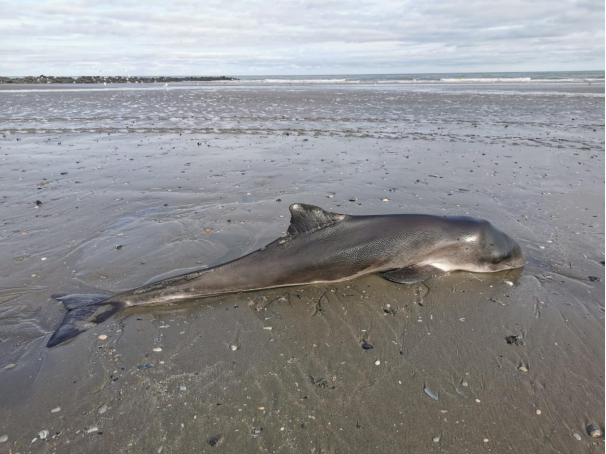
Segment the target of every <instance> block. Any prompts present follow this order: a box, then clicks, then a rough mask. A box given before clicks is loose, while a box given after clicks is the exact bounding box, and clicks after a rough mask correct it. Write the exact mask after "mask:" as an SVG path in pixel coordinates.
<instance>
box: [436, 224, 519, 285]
mask: <svg viewBox="0 0 606 454" xmlns="http://www.w3.org/2000/svg"><path fill="white" fill-rule="evenodd" d="M450 219H451V221H450V222H451V223H449V224H447V225H448V227H447V230H449V235H446V236H448V237H449V239H448V240H446V241H445V244H444V243H443V246H442V247H440V248H439V249H437V251H436V253H435V254H432V257H431V258H430V259H429V260H427V261H426V263H427V264H430V265H433V266H435V267H437V268H439V269H441V270H444V271H454V270H461V271H471V272H474V273H494V272H497V271H504V270H511V269H515V268H521V267H523V266H524V265H525V264H526V260H525V259H524V253H523V252H522V248H521V247H520V245H519V244H518V243H517V242H516V241H515V240H513V239H512V238H511V237H510V236H508V235H507V234H506V233H504V232H502V231H500V230H499V229H497V228H496V227H495V226H493V225H492V224H491V223H490V222H488V221H485V220H483V219H477V218H470V217H466V216H464V217H456V218H450ZM444 246H445V247H444Z"/></svg>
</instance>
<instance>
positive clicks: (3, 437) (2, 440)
mask: <svg viewBox="0 0 606 454" xmlns="http://www.w3.org/2000/svg"><path fill="white" fill-rule="evenodd" d="M6 441H8V435H2V436H1V437H0V443H4V442H6Z"/></svg>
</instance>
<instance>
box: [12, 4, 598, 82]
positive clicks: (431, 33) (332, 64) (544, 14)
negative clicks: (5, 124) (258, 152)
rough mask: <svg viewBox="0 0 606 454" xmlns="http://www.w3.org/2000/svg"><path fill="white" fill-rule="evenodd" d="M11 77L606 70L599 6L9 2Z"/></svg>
mask: <svg viewBox="0 0 606 454" xmlns="http://www.w3.org/2000/svg"><path fill="white" fill-rule="evenodd" d="M0 30H2V43H3V45H2V46H0V74H1V75H26V74H28V75H32V74H33V75H37V74H40V73H44V74H54V75H81V74H91V75H96V74H106V75H107V74H123V73H124V68H125V67H128V68H129V72H130V73H131V74H138V75H151V74H159V72H158V71H161V72H162V74H166V75H170V74H181V75H187V74H217V73H224V74H228V75H237V74H248V73H265V74H314V73H315V74H322V73H324V74H327V73H369V72H394V73H396V72H423V71H426V72H433V71H436V72H439V71H522V70H575V69H578V70H583V69H603V68H604V3H603V1H593V0H578V1H574V0H572V1H571V0H536V1H528V0H525V1H521V0H511V1H508V2H495V1H486V0H484V1H479V0H466V1H463V0H426V1H422V2H419V1H416V2H415V1H410V0H398V1H395V0H383V1H375V2H369V1H364V0H297V1H295V0H289V1H286V0H283V1H273V2H270V1H265V0H252V1H251V0H248V1H244V0H231V1H229V2H226V1H218V0H205V1H194V0H177V1H173V2H166V1H160V0H148V1H134V0H126V1H117V0H103V1H101V0H71V1H68V0H48V1H40V0H23V1H19V2H17V1H16V0H15V1H7V0H0Z"/></svg>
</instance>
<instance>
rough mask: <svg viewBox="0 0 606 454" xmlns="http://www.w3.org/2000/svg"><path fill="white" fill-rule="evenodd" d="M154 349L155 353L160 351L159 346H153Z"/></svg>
mask: <svg viewBox="0 0 606 454" xmlns="http://www.w3.org/2000/svg"><path fill="white" fill-rule="evenodd" d="M154 351H155V352H156V353H157V352H161V351H162V349H161V348H160V347H156V348H154Z"/></svg>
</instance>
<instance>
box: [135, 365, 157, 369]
mask: <svg viewBox="0 0 606 454" xmlns="http://www.w3.org/2000/svg"><path fill="white" fill-rule="evenodd" d="M152 367H154V365H153V364H142V365H140V366H137V369H139V370H143V369H149V368H152Z"/></svg>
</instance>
